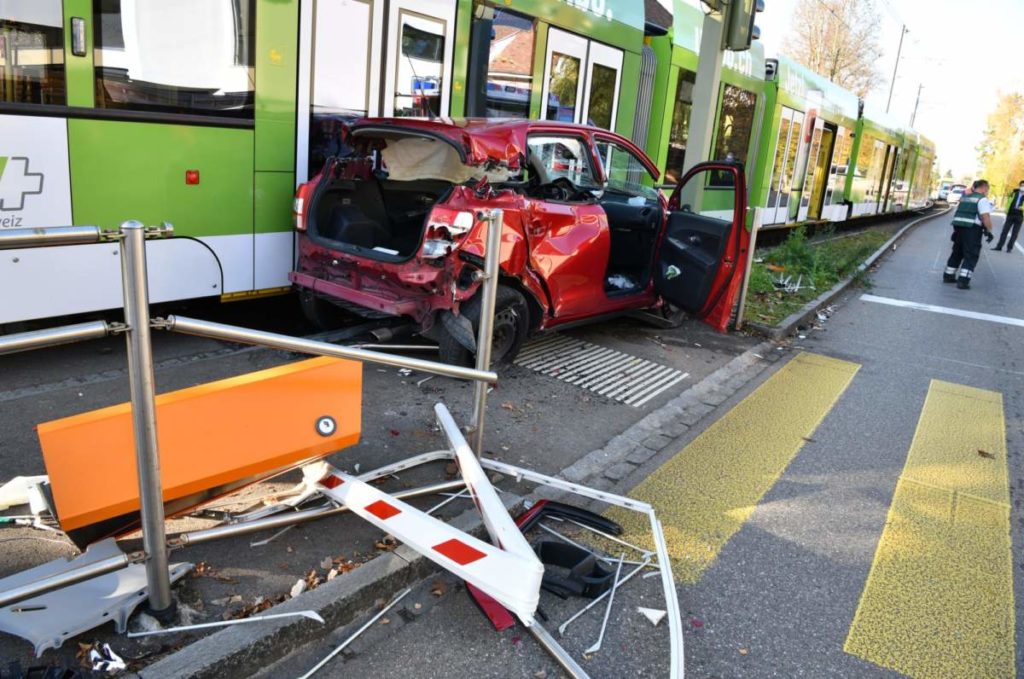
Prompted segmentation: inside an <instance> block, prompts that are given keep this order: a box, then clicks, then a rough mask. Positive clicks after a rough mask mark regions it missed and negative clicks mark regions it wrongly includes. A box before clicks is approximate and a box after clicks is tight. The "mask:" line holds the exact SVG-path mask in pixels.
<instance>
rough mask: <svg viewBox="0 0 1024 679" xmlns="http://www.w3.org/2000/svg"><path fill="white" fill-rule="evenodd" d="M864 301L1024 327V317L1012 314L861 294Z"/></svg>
mask: <svg viewBox="0 0 1024 679" xmlns="http://www.w3.org/2000/svg"><path fill="white" fill-rule="evenodd" d="M860 298H861V300H862V301H864V302H874V303H876V304H887V305H889V306H896V307H903V308H905V309H916V310H917V311H930V312H932V313H935V314H945V315H947V316H960V317H961V318H970V319H972V320H975V321H989V322H990V323H1002V324H1003V325H1015V326H1017V327H1018V328H1024V319H1020V318H1011V317H1010V316H996V315H994V314H983V313H981V312H979V311H967V310H965V309H954V308H952V307H948V306H937V305H935V304H922V303H920V302H909V301H907V300H903V299H892V298H891V297H878V296H876V295H861V296H860Z"/></svg>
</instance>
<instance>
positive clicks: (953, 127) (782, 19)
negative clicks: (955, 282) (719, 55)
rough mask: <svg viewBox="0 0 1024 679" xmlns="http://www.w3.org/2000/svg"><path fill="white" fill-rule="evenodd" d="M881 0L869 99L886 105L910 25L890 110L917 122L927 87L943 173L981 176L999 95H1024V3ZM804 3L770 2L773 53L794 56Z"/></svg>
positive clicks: (929, 132)
mask: <svg viewBox="0 0 1024 679" xmlns="http://www.w3.org/2000/svg"><path fill="white" fill-rule="evenodd" d="M809 1H810V2H816V1H817V0H809ZM661 2H662V4H663V5H664V4H669V3H668V0H661ZM873 2H874V3H875V6H876V9H877V11H878V12H879V14H880V15H881V31H882V39H881V46H882V54H881V55H880V56H879V60H878V67H879V72H880V74H881V77H880V80H879V85H878V86H877V87H876V88H875V89H874V90H873V91H872V92H871V94H870V95H868V103H869V105H870V106H871V107H872V108H874V109H877V110H883V111H884V110H885V108H886V104H887V101H888V98H889V85H890V83H891V82H892V75H893V68H894V66H895V65H896V53H897V48H898V46H899V40H900V31H901V28H902V26H903V25H906V27H907V29H908V30H909V31H910V33H908V34H907V35H906V37H905V39H904V42H903V53H902V56H901V58H900V64H899V72H898V75H897V77H896V87H895V90H894V92H893V97H892V106H891V109H890V113H891V114H892V115H893V116H895V117H896V119H897V120H900V121H901V122H903V123H905V124H908V125H909V123H910V118H911V116H912V115H913V112H914V103H915V100H916V99H917V92H918V86H920V85H923V86H924V89H923V90H922V91H921V104H920V107H919V110H918V112H917V120H916V122H915V124H914V128H915V129H917V130H918V131H919V132H921V133H922V134H924V135H925V136H926V137H928V138H929V139H931V140H933V141H934V142H935V143H936V146H937V147H938V162H939V166H940V169H941V171H942V172H943V174H944V173H945V172H946V170H952V171H953V173H954V175H955V176H956V177H957V178H960V177H964V178H968V177H974V176H975V174H976V173H977V172H978V169H979V168H978V159H977V151H976V148H977V146H978V144H979V143H980V142H981V137H982V133H983V132H984V129H985V122H986V119H987V118H988V114H989V113H990V112H991V111H992V110H993V109H994V108H995V106H996V102H997V101H998V99H999V95H1000V94H1001V93H1011V92H1018V91H1019V92H1024V0H973V2H962V1H960V2H958V1H955V0H873ZM797 4H798V0H765V11H764V13H763V14H761V15H760V16H759V17H758V20H757V24H758V26H759V27H760V28H761V42H762V43H763V44H764V47H765V52H766V55H767V56H769V57H772V56H775V55H777V54H780V53H782V54H785V53H786V45H787V42H788V39H789V37H790V30H791V26H792V18H793V10H794V9H795V7H796V5H797ZM821 11H826V10H825V9H824V7H822V8H821Z"/></svg>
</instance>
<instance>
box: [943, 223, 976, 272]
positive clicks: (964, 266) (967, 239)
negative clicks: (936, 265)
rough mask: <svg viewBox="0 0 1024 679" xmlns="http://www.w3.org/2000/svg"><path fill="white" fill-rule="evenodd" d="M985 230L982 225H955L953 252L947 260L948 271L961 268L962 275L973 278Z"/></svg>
mask: <svg viewBox="0 0 1024 679" xmlns="http://www.w3.org/2000/svg"><path fill="white" fill-rule="evenodd" d="M983 231H984V229H982V227H980V226H955V227H953V238H952V240H953V253H952V254H951V255H950V256H949V261H948V262H946V267H947V268H946V271H947V273H948V271H949V269H960V275H961V276H963V277H965V278H971V276H972V275H973V274H974V267H975V266H977V264H978V257H980V256H981V237H982V235H983V233H982V232H983Z"/></svg>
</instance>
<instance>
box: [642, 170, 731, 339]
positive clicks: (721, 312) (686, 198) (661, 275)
mask: <svg viewBox="0 0 1024 679" xmlns="http://www.w3.org/2000/svg"><path fill="white" fill-rule="evenodd" d="M746 196H747V192H746V182H745V177H744V173H743V166H742V165H741V164H738V163H725V162H722V163H702V164H700V165H697V166H696V167H694V168H693V169H692V170H690V171H689V172H688V173H687V174H686V176H684V177H683V179H682V181H680V182H679V184H678V186H676V188H675V191H674V192H673V193H672V198H671V199H670V200H669V214H668V219H667V224H666V227H665V233H664V235H663V237H662V242H661V246H660V248H659V251H658V263H657V267H656V269H655V285H656V287H657V290H658V293H659V294H661V296H662V297H664V298H665V299H666V300H667V301H669V302H670V303H672V304H674V305H675V306H678V307H680V308H681V309H684V310H685V311H687V312H689V313H690V314H692V315H693V316H695V317H697V318H699V319H701V320H703V321H704V322H706V323H707V324H709V325H711V326H712V327H714V328H715V329H716V330H718V331H719V332H724V331H725V329H726V327H727V326H728V325H729V319H730V318H731V316H732V308H733V303H734V301H735V298H736V294H737V293H738V291H739V288H740V285H741V284H742V282H743V268H744V266H745V265H746V260H747V257H746V253H747V248H748V247H749V245H750V234H749V233H748V232H747V228H746V223H745V220H746V213H747V197H746Z"/></svg>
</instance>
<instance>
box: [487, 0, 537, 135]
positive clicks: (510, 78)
mask: <svg viewBox="0 0 1024 679" xmlns="http://www.w3.org/2000/svg"><path fill="white" fill-rule="evenodd" d="M535 40H536V31H535V29H534V24H533V20H532V19H529V18H527V17H523V16H520V15H518V14H515V13H513V12H509V11H508V10H504V9H496V10H495V11H494V33H493V35H492V37H491V48H490V55H489V59H488V66H487V117H488V118H529V117H530V92H531V90H532V89H533V49H534V42H535Z"/></svg>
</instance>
